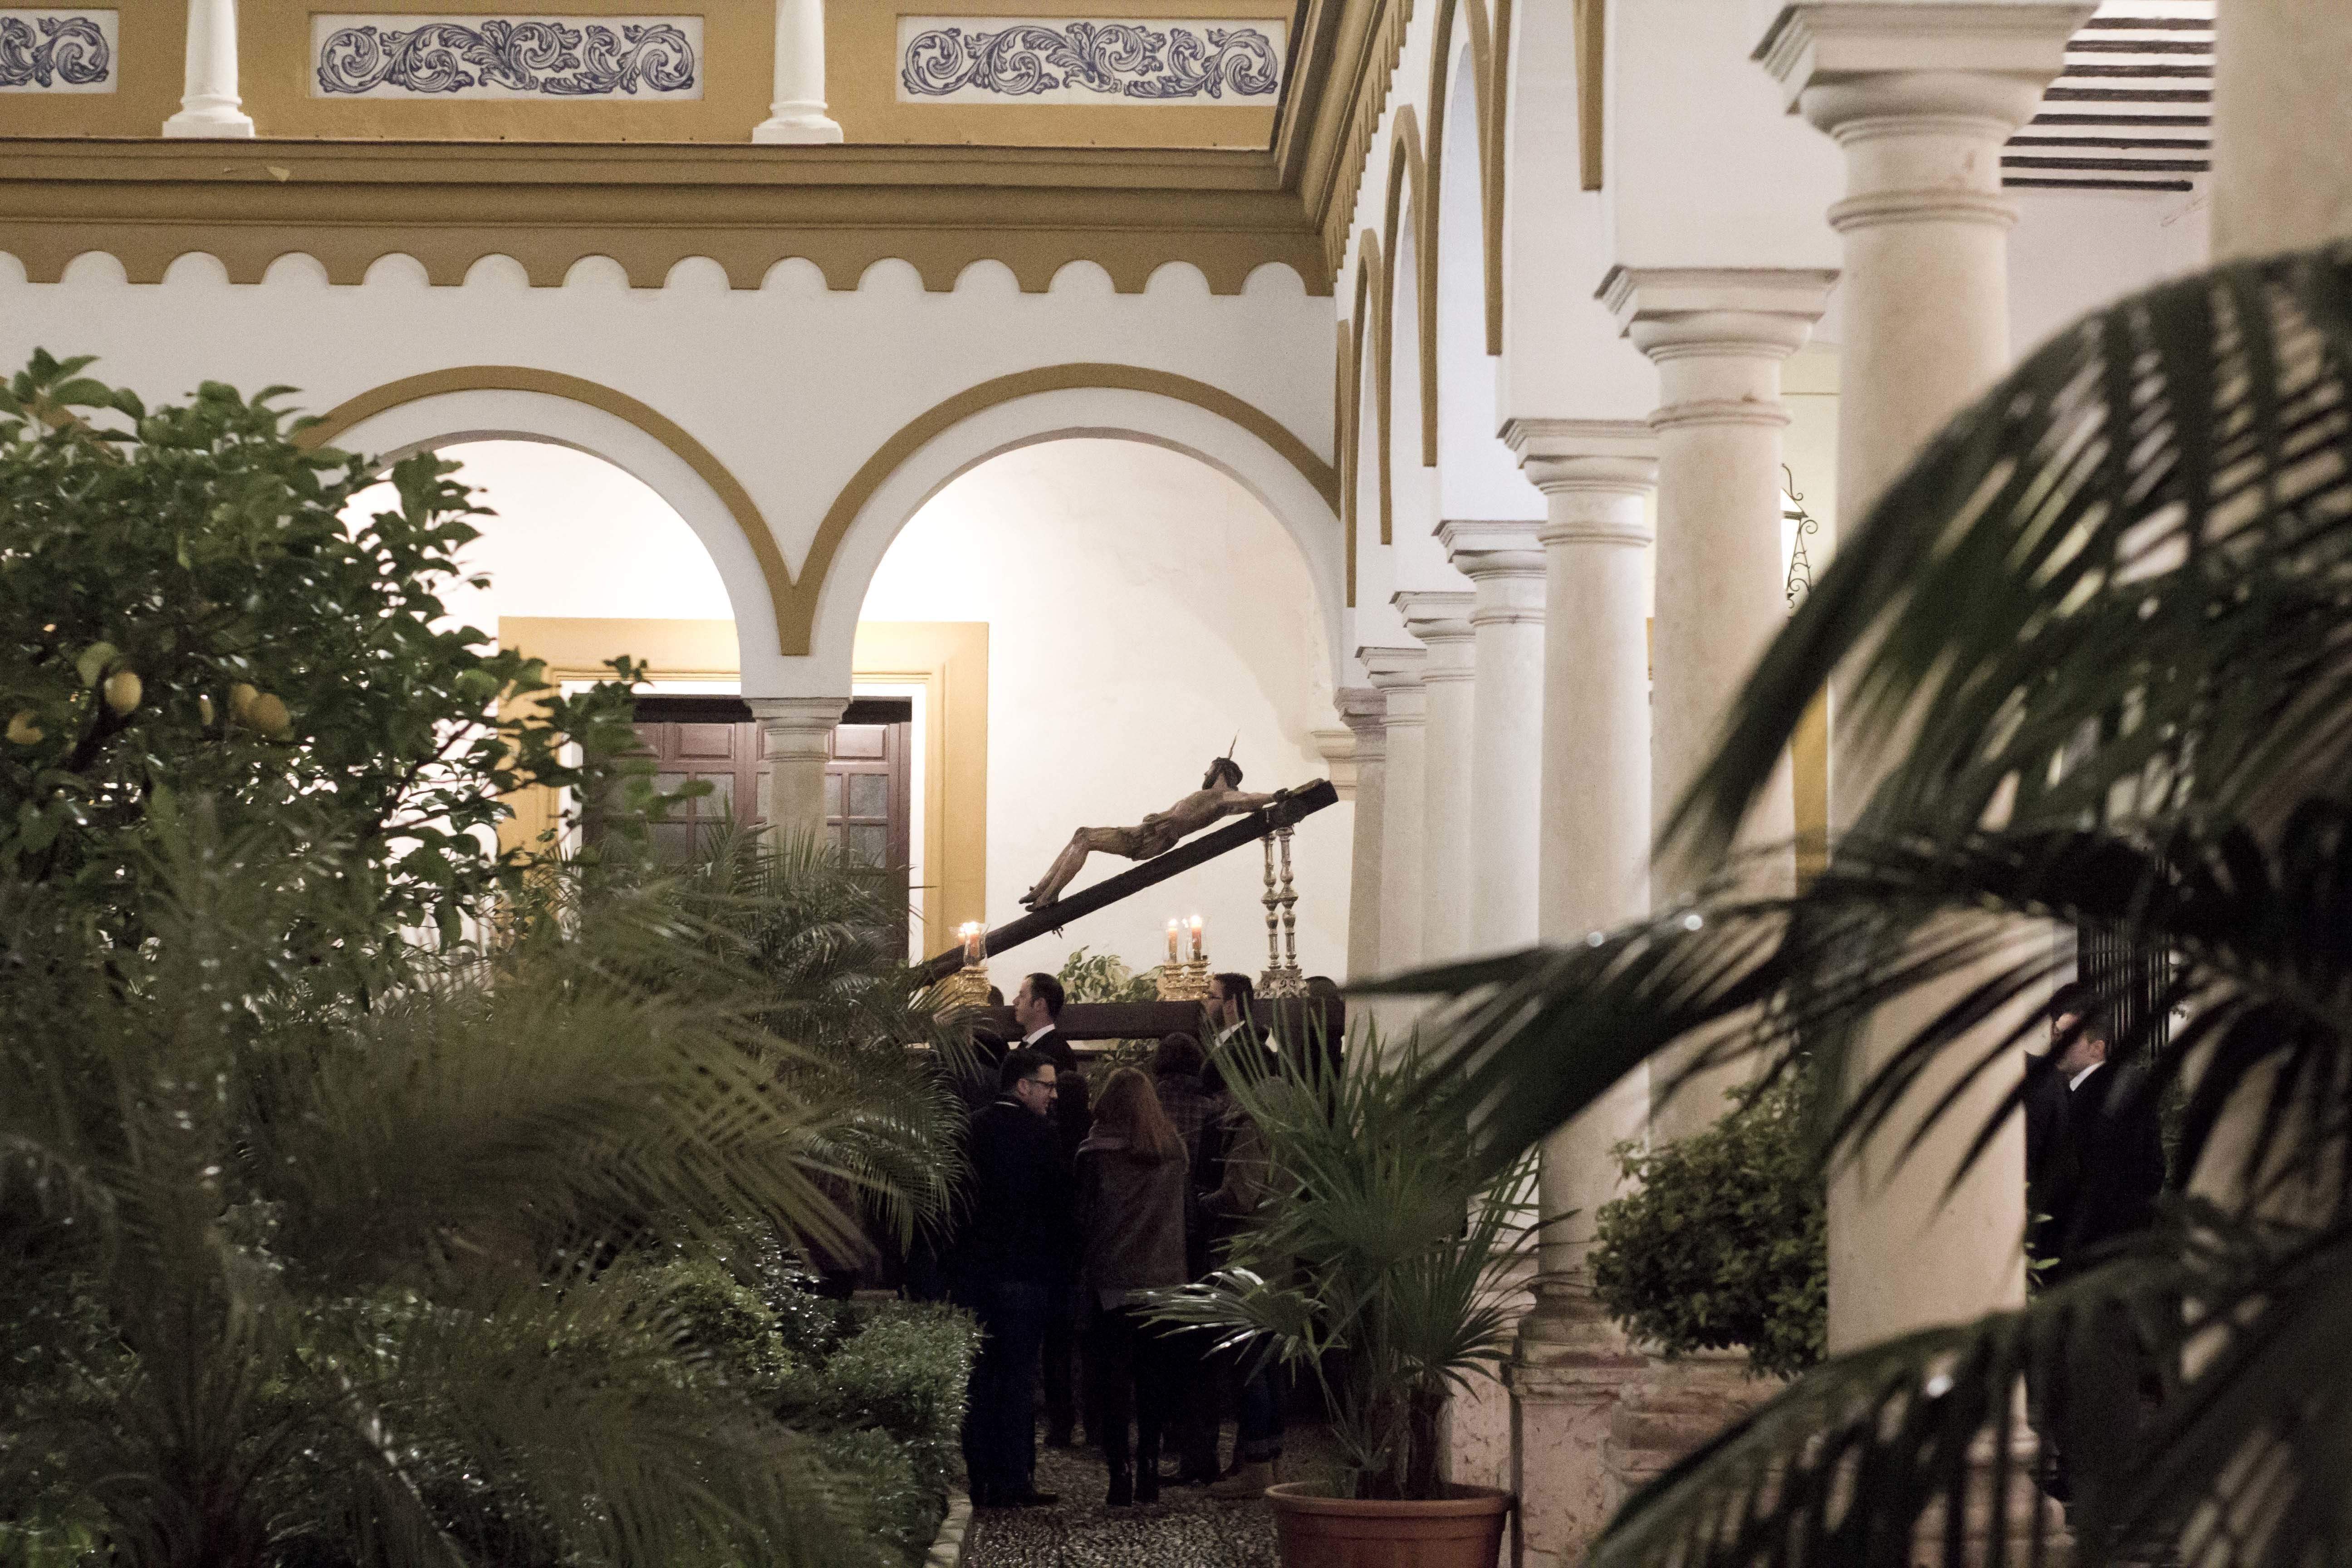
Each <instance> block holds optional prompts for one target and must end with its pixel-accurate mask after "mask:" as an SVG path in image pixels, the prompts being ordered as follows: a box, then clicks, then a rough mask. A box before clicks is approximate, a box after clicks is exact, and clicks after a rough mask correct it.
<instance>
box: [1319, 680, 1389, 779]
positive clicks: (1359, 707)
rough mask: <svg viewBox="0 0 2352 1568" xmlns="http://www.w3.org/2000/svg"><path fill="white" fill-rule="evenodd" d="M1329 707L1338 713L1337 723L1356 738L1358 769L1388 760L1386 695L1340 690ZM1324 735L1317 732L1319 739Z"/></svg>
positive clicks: (1350, 688)
mask: <svg viewBox="0 0 2352 1568" xmlns="http://www.w3.org/2000/svg"><path fill="white" fill-rule="evenodd" d="M1331 706H1332V707H1334V708H1336V709H1338V710H1339V722H1341V723H1342V724H1345V725H1346V726H1348V728H1349V731H1351V732H1353V734H1354V735H1355V737H1356V750H1355V759H1356V762H1357V763H1358V764H1359V765H1360V764H1362V763H1378V762H1385V761H1386V760H1387V758H1388V719H1389V700H1388V694H1387V693H1386V692H1384V691H1382V690H1381V689H1379V688H1378V687H1376V686H1343V687H1341V688H1340V689H1339V690H1337V691H1335V692H1333V693H1332V694H1331ZM1323 732H1324V731H1320V730H1318V731H1315V733H1317V734H1318V735H1320V734H1322V733H1323Z"/></svg>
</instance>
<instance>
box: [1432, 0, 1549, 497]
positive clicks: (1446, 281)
mask: <svg viewBox="0 0 2352 1568" xmlns="http://www.w3.org/2000/svg"><path fill="white" fill-rule="evenodd" d="M1458 26H1459V30H1460V31H1461V33H1462V34H1463V37H1462V38H1461V40H1460V43H1459V46H1458V47H1457V48H1456V49H1455V52H1454V82H1453V85H1452V86H1451V87H1450V88H1449V89H1448V90H1447V92H1446V95H1445V133H1444V138H1443V139H1442V142H1441V149H1442V151H1441V156H1442V158H1443V161H1444V167H1443V168H1442V169H1440V170H1437V171H1434V173H1435V174H1436V175H1437V223H1436V225H1435V228H1436V234H1437V512H1438V516H1440V517H1441V518H1478V519H1496V518H1539V517H1541V516H1542V515H1543V510H1544V509H1543V497H1542V496H1541V495H1540V494H1538V492H1537V490H1536V488H1535V487H1534V486H1533V485H1531V484H1529V483H1528V482H1527V480H1526V479H1523V478H1522V477H1521V476H1520V474H1519V470H1518V463H1517V459H1516V458H1513V457H1512V456H1511V452H1510V448H1509V447H1506V446H1504V445H1503V443H1502V442H1501V440H1499V439H1498V438H1497V437H1496V430H1497V428H1498V427H1499V426H1500V424H1501V420H1500V418H1499V417H1498V416H1497V415H1496V405H1495V395H1496V370H1497V368H1498V364H1497V361H1496V359H1495V358H1493V357H1491V356H1489V355H1488V354H1487V353H1486V201H1485V196H1484V193H1483V191H1482V190H1481V188H1480V187H1481V181H1482V176H1483V174H1484V172H1485V171H1484V168H1483V164H1484V162H1485V160H1484V159H1483V158H1482V157H1481V156H1480V152H1479V145H1478V101H1477V93H1478V83H1477V76H1476V61H1475V59H1474V58H1472V55H1471V50H1470V44H1469V37H1468V24H1467V23H1466V22H1462V23H1460V24H1459V25H1458Z"/></svg>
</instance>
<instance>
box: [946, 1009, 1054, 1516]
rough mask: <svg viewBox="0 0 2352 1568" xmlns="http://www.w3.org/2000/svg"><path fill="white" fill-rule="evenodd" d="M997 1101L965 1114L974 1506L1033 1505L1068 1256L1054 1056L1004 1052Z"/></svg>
mask: <svg viewBox="0 0 2352 1568" xmlns="http://www.w3.org/2000/svg"><path fill="white" fill-rule="evenodd" d="M996 1081H997V1085H998V1091H999V1092H998V1094H997V1098H996V1100H995V1101H994V1102H993V1103H992V1104H991V1105H989V1106H988V1107H987V1108H986V1109H984V1110H982V1111H981V1113H980V1114H979V1115H977V1116H975V1117H973V1118H972V1121H971V1179H972V1185H971V1194H972V1205H971V1216H970V1218H969V1220H968V1221H967V1222H966V1223H967V1226H968V1229H969V1234H970V1237H971V1258H970V1268H971V1272H970V1274H969V1276H968V1278H967V1281H966V1287H965V1289H966V1290H967V1292H968V1294H969V1296H970V1300H969V1301H968V1303H967V1304H968V1305H969V1306H970V1307H971V1310H972V1311H973V1312H974V1313H976V1314H977V1315H978V1317H979V1319H980V1326H981V1331H982V1340H981V1346H980V1354H979V1356H978V1357H977V1359H975V1360H974V1362H973V1363H972V1369H971V1397H970V1399H969V1400H968V1401H967V1403H966V1414H965V1416H964V1429H963V1453H964V1468H965V1469H966V1470H967V1471H968V1472H969V1473H970V1476H971V1500H972V1503H973V1505H974V1506H975V1507H979V1508H1039V1507H1044V1506H1045V1505H1047V1504H1050V1503H1053V1502H1055V1501H1056V1500H1057V1499H1056V1498H1055V1496H1054V1494H1053V1493H1051V1492H1041V1491H1039V1490H1038V1489H1037V1487H1036V1478H1037V1429H1036V1424H1035V1422H1034V1418H1033V1416H1032V1415H1031V1409H1030V1401H1031V1398H1032V1397H1033V1394H1034V1389H1035V1376H1036V1367H1037V1352H1038V1347H1039V1346H1040V1344H1041V1343H1042V1342H1044V1339H1045V1320H1046V1312H1047V1307H1048V1304H1049V1301H1050V1298H1051V1292H1052V1287H1053V1285H1054V1283H1055V1280H1056V1279H1058V1277H1059V1274H1060V1271H1061V1270H1062V1269H1063V1268H1064V1267H1065V1265H1066V1258H1067V1257H1068V1254H1069V1231H1070V1227H1071V1220H1070V1212H1069V1205H1070V1183H1069V1174H1068V1172H1067V1171H1066V1169H1065V1167H1064V1164H1063V1161H1062V1144H1061V1139H1060V1137H1059V1135H1058V1134H1057V1132H1056V1131H1055V1126H1054V1121H1053V1111H1054V1102H1055V1098H1056V1096H1057V1094H1058V1092H1059V1091H1058V1090H1057V1089H1056V1087H1055V1070H1054V1064H1053V1062H1052V1061H1050V1060H1048V1059H1047V1058H1045V1057H1044V1056H1042V1055H1040V1054H1039V1053H1037V1052H1036V1051H1034V1050H1030V1049H1028V1048H1026V1047H1023V1048H1021V1049H1017V1050H1014V1051H1012V1052H1010V1053H1008V1054H1007V1055H1006V1057H1005V1058H1004V1065H1003V1068H1001V1069H1000V1070H999V1072H998V1074H997V1079H996Z"/></svg>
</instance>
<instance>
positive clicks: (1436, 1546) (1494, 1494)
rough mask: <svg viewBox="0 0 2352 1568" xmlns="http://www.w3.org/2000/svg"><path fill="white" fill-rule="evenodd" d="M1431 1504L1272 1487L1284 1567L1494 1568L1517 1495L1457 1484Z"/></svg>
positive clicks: (1268, 1494)
mask: <svg viewBox="0 0 2352 1568" xmlns="http://www.w3.org/2000/svg"><path fill="white" fill-rule="evenodd" d="M1451 1490H1452V1492H1453V1495H1452V1496H1450V1497H1444V1498H1439V1499H1436V1500H1433V1501H1429V1502H1359V1501H1357V1500H1355V1499H1353V1498H1335V1497H1320V1496H1318V1495H1317V1494H1316V1493H1315V1492H1314V1490H1313V1489H1310V1488H1308V1487H1306V1486H1301V1485H1297V1484H1293V1485H1287V1486H1278V1487H1270V1488H1268V1489H1266V1494H1265V1500H1266V1502H1267V1503H1268V1504H1269V1505H1271V1506H1272V1507H1273V1509H1274V1528H1275V1534H1276V1539H1277V1540H1279V1541H1280V1542H1281V1543H1282V1563H1283V1568H1495V1562H1496V1556H1497V1554H1498V1553H1499V1552H1501V1550H1502V1545H1503V1521H1505V1520H1506V1519H1507V1518H1508V1517H1509V1516H1510V1512H1511V1494H1510V1493H1508V1492H1504V1491H1496V1489H1494V1488H1492V1487H1454V1488H1453V1489H1451Z"/></svg>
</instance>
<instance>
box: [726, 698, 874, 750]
mask: <svg viewBox="0 0 2352 1568" xmlns="http://www.w3.org/2000/svg"><path fill="white" fill-rule="evenodd" d="M744 703H745V705H746V706H748V707H749V708H750V709H751V717H752V718H753V719H754V720H756V721H758V722H759V726H760V728H761V731H763V732H764V733H765V734H766V736H767V741H768V756H769V758H770V759H771V760H773V759H775V758H777V757H786V756H789V757H821V756H824V755H825V754H827V752H828V751H829V750H830V746H829V744H828V742H829V741H830V738H831V736H832V734H833V731H834V727H835V725H837V724H839V723H840V722H841V716H842V715H843V714H844V713H845V712H847V711H848V710H849V699H848V698H846V697H747V698H745V699H744Z"/></svg>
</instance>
